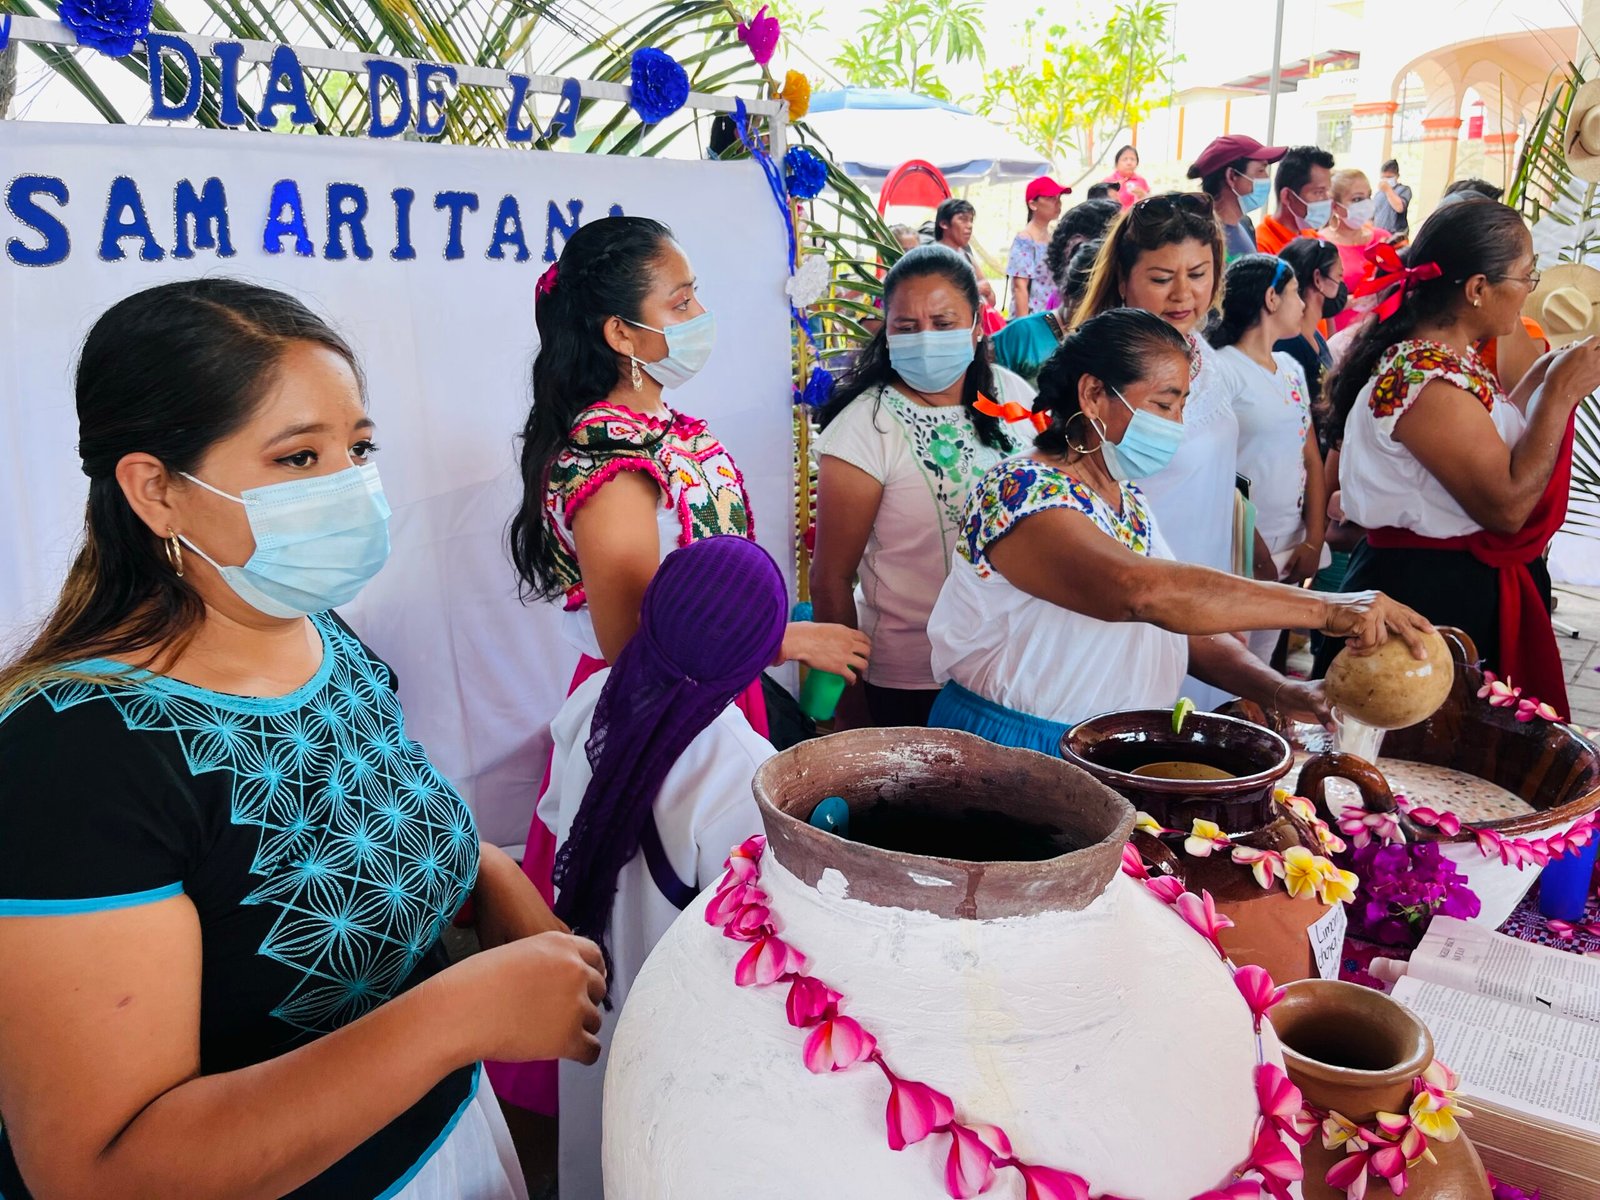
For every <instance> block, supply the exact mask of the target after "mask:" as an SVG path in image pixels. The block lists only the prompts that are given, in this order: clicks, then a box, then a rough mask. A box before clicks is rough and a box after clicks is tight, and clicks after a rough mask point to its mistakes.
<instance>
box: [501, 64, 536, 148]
mask: <svg viewBox="0 0 1600 1200" xmlns="http://www.w3.org/2000/svg"><path fill="white" fill-rule="evenodd" d="M506 78H507V79H509V80H510V81H511V103H510V104H508V105H506V141H508V142H510V143H511V144H512V145H517V144H518V143H520V142H531V141H533V126H532V125H530V124H529V123H528V121H527V119H526V114H524V113H523V111H522V109H523V106H524V105H526V104H527V103H528V77H527V76H526V75H518V74H517V73H516V72H515V71H510V72H508V73H507V74H506Z"/></svg>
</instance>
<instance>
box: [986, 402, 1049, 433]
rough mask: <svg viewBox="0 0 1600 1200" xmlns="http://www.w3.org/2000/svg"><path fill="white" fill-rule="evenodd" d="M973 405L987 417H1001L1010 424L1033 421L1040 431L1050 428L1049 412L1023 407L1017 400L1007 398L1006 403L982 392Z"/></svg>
mask: <svg viewBox="0 0 1600 1200" xmlns="http://www.w3.org/2000/svg"><path fill="white" fill-rule="evenodd" d="M972 407H973V408H974V409H975V410H976V411H978V412H981V413H982V414H983V415H984V416H986V417H999V418H1000V419H1001V420H1002V421H1006V422H1008V423H1010V424H1015V423H1016V422H1018V421H1031V422H1032V423H1033V427H1034V428H1035V429H1036V430H1038V431H1039V432H1040V433H1043V432H1044V431H1045V430H1046V429H1049V428H1050V414H1049V413H1048V412H1034V411H1033V410H1032V409H1031V408H1023V407H1022V405H1020V404H1018V403H1017V402H1016V401H1015V400H1007V401H1006V402H1005V403H1004V404H1000V403H997V402H996V401H994V400H991V399H989V397H987V396H985V395H984V394H983V393H981V392H980V393H978V398H977V399H976V400H974V401H973V402H972Z"/></svg>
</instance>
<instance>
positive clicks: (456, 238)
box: [433, 192, 478, 261]
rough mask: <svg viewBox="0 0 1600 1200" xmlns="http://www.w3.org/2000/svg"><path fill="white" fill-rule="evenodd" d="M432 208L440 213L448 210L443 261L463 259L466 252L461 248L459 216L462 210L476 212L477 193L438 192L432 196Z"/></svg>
mask: <svg viewBox="0 0 1600 1200" xmlns="http://www.w3.org/2000/svg"><path fill="white" fill-rule="evenodd" d="M433 206H434V208H436V209H438V210H439V211H440V212H443V211H444V210H445V209H447V208H448V209H449V210H450V238H449V240H448V241H446V242H445V246H444V256H445V259H446V260H447V261H449V260H451V259H457V258H465V257H466V256H467V252H466V251H465V250H463V249H462V248H461V214H462V211H463V210H465V211H467V212H477V211H478V193H477V192H440V193H438V194H437V195H436V196H434V198H433Z"/></svg>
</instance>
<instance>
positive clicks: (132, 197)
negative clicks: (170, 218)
mask: <svg viewBox="0 0 1600 1200" xmlns="http://www.w3.org/2000/svg"><path fill="white" fill-rule="evenodd" d="M124 213H127V216H126V217H124V216H123V214H124ZM130 237H136V238H138V239H140V241H142V242H143V243H144V245H142V246H140V247H139V257H140V258H142V259H143V260H144V261H145V262H160V261H161V260H162V259H163V258H165V257H166V251H164V250H162V249H161V244H160V243H159V242H157V241H156V235H155V234H153V233H152V232H150V218H149V217H148V216H146V215H145V211H144V201H143V200H142V199H141V198H140V196H139V185H138V184H136V183H134V181H133V180H131V179H129V178H128V177H127V176H126V175H118V176H117V177H116V178H115V179H113V180H112V181H111V194H110V195H109V196H107V197H106V221H105V225H104V226H102V227H101V230H100V257H101V258H103V259H105V261H106V262H121V261H122V258H123V253H122V239H123V238H130Z"/></svg>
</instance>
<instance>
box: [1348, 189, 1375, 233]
mask: <svg viewBox="0 0 1600 1200" xmlns="http://www.w3.org/2000/svg"><path fill="white" fill-rule="evenodd" d="M1377 211H1378V205H1377V203H1376V201H1374V200H1373V199H1372V198H1371V197H1368V198H1367V199H1365V200H1352V201H1351V202H1350V203H1349V204H1346V205H1345V206H1344V218H1343V220H1344V223H1345V224H1346V225H1347V226H1348V227H1349V228H1351V229H1360V228H1361V227H1362V226H1363V225H1369V224H1371V223H1372V218H1373V215H1374V214H1375V213H1376V212H1377Z"/></svg>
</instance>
